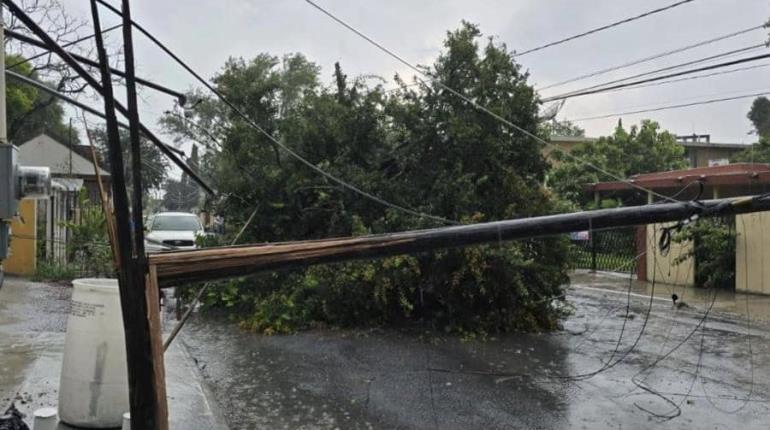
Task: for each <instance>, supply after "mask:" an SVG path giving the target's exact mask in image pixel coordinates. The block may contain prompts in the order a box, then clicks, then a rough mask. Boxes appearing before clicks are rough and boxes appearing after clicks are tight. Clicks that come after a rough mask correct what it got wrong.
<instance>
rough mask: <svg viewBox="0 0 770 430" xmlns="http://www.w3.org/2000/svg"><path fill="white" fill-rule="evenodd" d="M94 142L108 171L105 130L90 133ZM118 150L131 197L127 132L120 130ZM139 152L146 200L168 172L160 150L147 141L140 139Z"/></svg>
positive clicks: (131, 173)
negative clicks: (121, 156)
mask: <svg viewBox="0 0 770 430" xmlns="http://www.w3.org/2000/svg"><path fill="white" fill-rule="evenodd" d="M90 133H91V137H92V138H93V140H94V145H95V146H96V148H97V150H98V151H99V158H100V160H101V162H102V164H103V166H104V167H105V169H107V171H109V170H110V157H109V155H108V151H107V130H106V129H105V128H103V127H102V128H96V129H93V130H91V131H90ZM120 148H121V150H122V154H123V174H124V175H125V178H126V185H127V186H128V188H129V196H130V195H131V184H132V183H133V179H132V178H133V171H134V169H133V168H132V167H131V138H130V134H129V132H128V130H126V129H122V128H121V129H120ZM140 151H141V155H142V156H141V158H142V187H143V194H144V199H147V198H148V196H149V192H150V190H152V189H159V188H161V186H162V185H163V182H164V181H165V179H166V176H167V171H168V167H169V166H168V161H166V158H165V156H164V155H163V154H162V153H161V152H160V150H159V149H158V148H157V147H156V146H155V145H154V144H153V143H152V142H150V141H149V140H147V139H144V138H143V139H141V141H140Z"/></svg>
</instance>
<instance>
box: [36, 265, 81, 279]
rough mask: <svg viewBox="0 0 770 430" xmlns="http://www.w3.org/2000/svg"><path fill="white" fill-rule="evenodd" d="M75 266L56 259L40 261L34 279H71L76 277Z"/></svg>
mask: <svg viewBox="0 0 770 430" xmlns="http://www.w3.org/2000/svg"><path fill="white" fill-rule="evenodd" d="M75 276H76V273H75V268H74V267H73V266H70V265H64V264H60V263H57V262H55V261H48V260H42V261H38V263H37V267H35V273H33V274H32V280H33V281H35V282H44V281H45V282H59V281H71V280H73V279H74V278H75Z"/></svg>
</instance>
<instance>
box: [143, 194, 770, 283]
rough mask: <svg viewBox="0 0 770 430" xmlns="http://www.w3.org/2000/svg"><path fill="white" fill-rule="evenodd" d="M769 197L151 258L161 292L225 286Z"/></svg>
mask: <svg viewBox="0 0 770 430" xmlns="http://www.w3.org/2000/svg"><path fill="white" fill-rule="evenodd" d="M768 197H769V196H765V195H762V196H755V197H748V198H733V199H718V200H708V201H703V202H680V203H662V204H652V205H645V206H633V207H625V208H617V209H601V210H595V211H585V212H576V213H569V214H558V215H548V216H539V217H532V218H520V219H513V220H506V221H495V222H488V223H481V224H472V225H463V226H452V227H440V228H434V229H427V230H416V231H405V232H400V233H390V234H379V235H370V236H359V237H347V238H335V239H322V240H309V241H298V242H283V243H274V244H262V245H247V246H236V247H221V248H208V249H201V250H194V251H177V252H168V253H160V254H154V255H151V256H150V257H149V264H150V265H154V266H156V268H157V273H158V278H159V283H160V285H161V286H165V287H168V286H172V285H178V284H179V283H182V282H191V281H205V280H214V279H224V278H229V277H235V276H244V275H250V274H254V273H258V272H263V271H268V270H279V269H284V268H288V267H298V266H309V265H313V264H320V263H334V262H341V261H348V260H355V259H363V258H382V257H387V256H392V255H398V254H409V253H417V252H424V251H432V250H437V249H443V248H454V247H464V246H472V245H481V244H485V243H498V242H501V241H509V240H516V239H525V238H532V237H542V236H551V235H557V234H565V233H570V232H575V231H584V230H589V229H593V230H597V229H605V228H614V227H627V226H634V225H641V224H650V223H662V222H671V221H681V220H686V219H689V218H691V217H693V216H722V215H732V214H740V213H749V212H759V211H766V210H770V198H768Z"/></svg>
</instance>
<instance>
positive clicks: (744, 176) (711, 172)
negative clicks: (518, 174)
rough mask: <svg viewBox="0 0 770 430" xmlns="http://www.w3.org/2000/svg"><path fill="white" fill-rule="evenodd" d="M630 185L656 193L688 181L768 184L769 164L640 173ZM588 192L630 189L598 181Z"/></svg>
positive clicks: (769, 181)
mask: <svg viewBox="0 0 770 430" xmlns="http://www.w3.org/2000/svg"><path fill="white" fill-rule="evenodd" d="M629 182H631V183H632V184H634V185H637V186H640V187H644V188H648V189H652V190H656V189H670V188H680V187H682V186H685V185H688V184H690V183H691V182H702V183H703V184H704V185H748V184H770V164H761V163H735V164H726V165H723V166H712V167H697V168H694V169H683V170H672V171H668V172H655V173H644V174H641V175H635V176H632V177H630V178H629ZM587 188H588V190H589V191H617V190H631V189H633V187H632V186H631V185H629V184H628V183H626V182H622V181H613V182H599V183H595V184H590V185H588V187H587Z"/></svg>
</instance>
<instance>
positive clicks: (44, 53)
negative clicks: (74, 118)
mask: <svg viewBox="0 0 770 430" xmlns="http://www.w3.org/2000/svg"><path fill="white" fill-rule="evenodd" d="M122 26H123V25H122V24H117V25H113V26H112V27H109V28H105V29H104V30H102V34H105V33H108V32H110V31H112V30H115V29H118V28H120V27H122ZM94 36H96V35H95V34H89V35H88V36H83V37H81V38H79V39H77V40H73V41H72V42H68V43H65V44H64V45H62V46H61V47H62V48H67V47H69V46H72V45H77V44H78V43H80V42H83V41H86V40H88V39H92V38H93V37H94ZM50 53H51V51H50V50H45V51H43V52H41V53H39V54H35V55H33V56H31V57H29V58H25V59H23V60H21V61H18V62H16V63H13V64H11V65H10V66H5V68H6V69H13V68H14V67H18V66H21V65H22V64H24V63H28V62H30V61H32V60H35V59H38V58H40V57H44V56H46V55H48V54H50Z"/></svg>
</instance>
